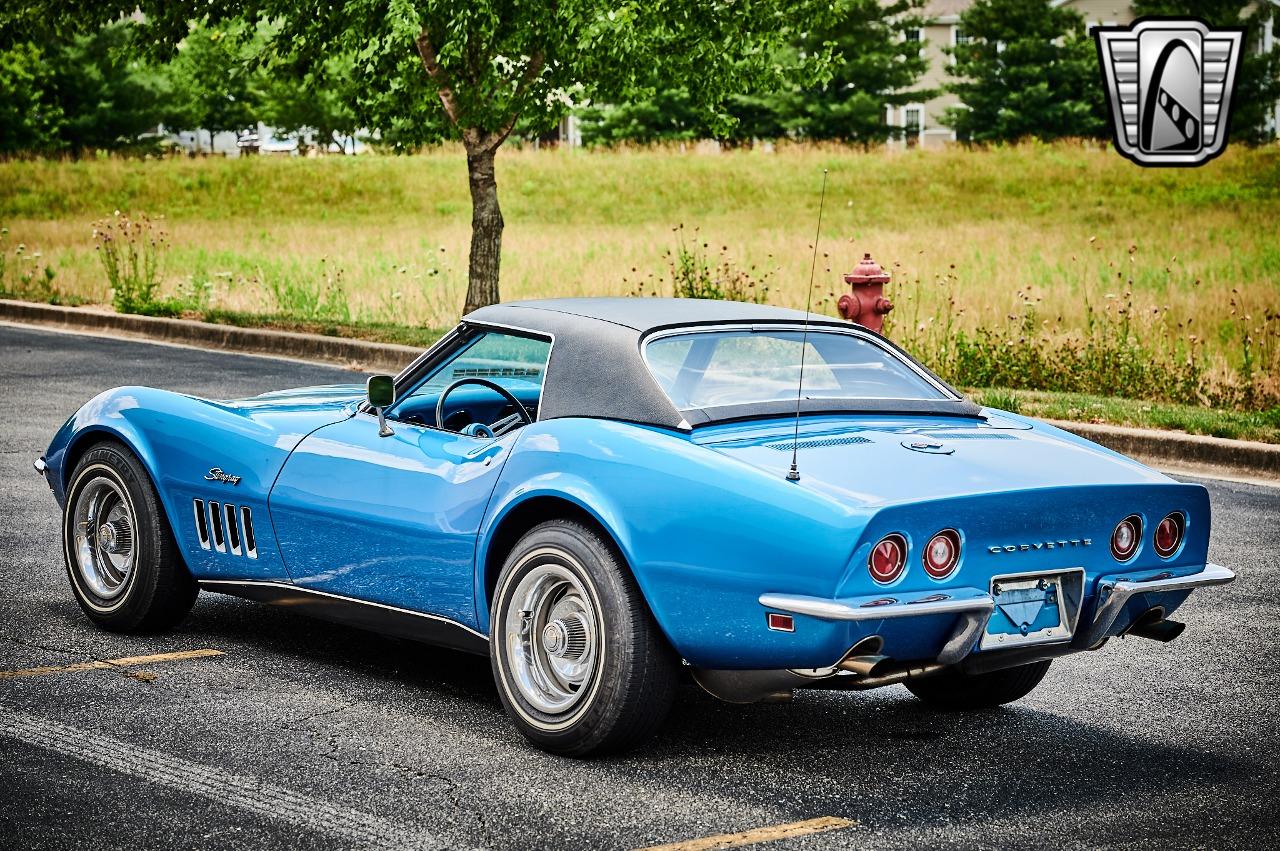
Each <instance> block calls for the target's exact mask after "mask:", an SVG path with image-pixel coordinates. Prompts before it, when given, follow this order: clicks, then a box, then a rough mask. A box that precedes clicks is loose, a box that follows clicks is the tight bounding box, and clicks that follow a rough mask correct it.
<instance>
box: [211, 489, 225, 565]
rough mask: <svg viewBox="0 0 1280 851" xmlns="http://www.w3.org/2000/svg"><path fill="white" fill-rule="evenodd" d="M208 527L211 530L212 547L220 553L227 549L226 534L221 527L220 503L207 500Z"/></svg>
mask: <svg viewBox="0 0 1280 851" xmlns="http://www.w3.org/2000/svg"><path fill="white" fill-rule="evenodd" d="M209 529H210V531H211V532H213V548H214V549H215V550H217V551H218V552H220V553H225V552H226V551H227V534H226V531H225V530H224V529H223V528H222V504H221V503H217V502H214V501H212V500H210V501H209Z"/></svg>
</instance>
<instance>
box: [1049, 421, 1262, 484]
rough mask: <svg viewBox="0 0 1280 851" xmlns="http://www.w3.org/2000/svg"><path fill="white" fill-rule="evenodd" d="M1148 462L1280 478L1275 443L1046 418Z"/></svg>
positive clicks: (1204, 472) (1198, 471) (1214, 473)
mask: <svg viewBox="0 0 1280 851" xmlns="http://www.w3.org/2000/svg"><path fill="white" fill-rule="evenodd" d="M1045 422H1048V423H1050V424H1052V425H1055V426H1057V427H1058V428H1060V429H1063V430H1064V431H1069V432H1071V433H1072V434H1076V435H1079V436H1080V437H1083V438H1085V439H1086V440H1092V441H1093V442H1094V443H1098V444H1101V445H1103V446H1105V447H1107V448H1108V449H1111V450H1113V451H1115V452H1119V453H1121V454H1122V455H1128V456H1129V457H1131V458H1136V459H1137V460H1139V461H1141V462H1142V463H1144V464H1147V465H1149V466H1151V467H1158V468H1160V469H1163V470H1176V471H1178V472H1181V473H1189V474H1191V475H1200V476H1207V477H1210V478H1224V477H1229V478H1235V479H1241V480H1244V481H1263V482H1270V483H1278V482H1280V445H1277V444H1274V443H1260V442H1258V441H1253V440H1228V439H1227V438H1225V437H1209V436H1208V435H1202V434H1186V433H1185V432H1180V431H1159V430H1157V429H1150V428H1132V427H1130V426H1113V425H1098V424H1095V423H1077V422H1069V421H1065V420H1046V421H1045Z"/></svg>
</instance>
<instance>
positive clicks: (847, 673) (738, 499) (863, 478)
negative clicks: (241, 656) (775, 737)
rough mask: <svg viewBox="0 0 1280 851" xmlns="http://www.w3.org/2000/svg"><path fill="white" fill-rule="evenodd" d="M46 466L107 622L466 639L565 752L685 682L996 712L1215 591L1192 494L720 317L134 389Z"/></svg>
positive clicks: (873, 348) (629, 322)
mask: <svg viewBox="0 0 1280 851" xmlns="http://www.w3.org/2000/svg"><path fill="white" fill-rule="evenodd" d="M802 358H803V362H804V366H803V385H802V386H803V390H801V389H800V386H801V385H800V381H801V371H802V370H801V362H802ZM35 466H36V469H37V471H39V472H40V473H41V474H42V475H43V476H44V477H45V479H46V480H47V481H48V483H49V486H50V487H51V488H52V490H53V493H54V496H55V498H56V499H57V501H58V504H59V505H60V506H62V511H63V524H62V533H63V542H64V553H65V557H66V566H67V573H68V575H69V577H70V580H71V587H72V590H73V591H74V593H75V596H76V599H77V601H78V602H79V604H80V606H81V607H82V608H83V610H84V612H85V613H86V614H87V615H88V617H89V618H90V619H91V620H93V621H94V622H95V623H97V624H98V625H100V626H102V627H103V628H106V629H111V630H117V631H122V632H131V631H142V630H158V629H163V628H166V627H170V626H173V625H174V624H176V623H178V622H179V621H181V620H182V618H183V617H184V616H185V615H186V614H187V612H188V611H189V610H190V609H191V606H192V604H193V603H194V601H195V599H196V595H197V593H198V592H199V590H200V589H204V590H206V591H213V592H218V593H224V594H234V595H239V596H242V597H247V598H249V599H252V600H259V601H265V602H271V603H281V604H286V605H289V606H291V607H293V608H295V609H298V610H302V611H307V612H311V613H314V614H315V615H317V616H320V617H323V618H329V619H332V620H336V621H341V622H345V623H350V624H356V625H359V626H363V627H367V628H369V629H373V630H377V631H380V632H383V633H387V634H393V635H399V636H403V637H409V638H413V639H418V640H422V641H426V642H430V643H434V644H439V645H444V646H448V647H453V648H459V649H462V650H468V651H473V652H475V653H478V654H482V655H487V656H488V657H489V658H490V660H491V664H492V667H493V673H494V678H495V680H496V682H497V687H498V693H499V695H500V697H501V700H502V702H503V704H504V706H505V707H506V709H507V711H508V713H509V714H510V716H511V718H512V720H513V721H514V723H515V724H516V726H517V727H518V728H519V729H520V731H521V732H522V733H523V734H524V735H525V736H526V737H528V739H530V740H531V741H532V742H534V743H535V744H536V745H538V746H539V747H542V748H544V749H546V750H549V751H552V752H556V753H561V754H569V755H579V756H580V755H586V754H591V753H601V752H606V751H610V750H617V749H620V748H623V747H626V746H628V745H633V744H635V743H637V742H639V741H642V740H643V739H644V738H645V737H646V736H648V735H649V734H650V733H652V732H653V731H654V730H655V729H656V728H657V726H658V725H659V724H660V723H661V722H662V720H663V717H664V715H665V714H666V712H667V710H668V707H669V706H670V703H671V700H672V696H673V693H674V690H675V687H676V684H677V682H678V680H679V678H680V676H681V674H682V668H684V670H686V671H687V673H688V675H690V676H692V678H693V679H694V680H696V681H697V682H698V683H699V684H700V685H701V686H702V687H703V688H705V689H706V690H707V691H709V692H710V693H711V694H713V695H716V696H717V697H720V698H722V699H724V700H728V701H734V702H742V703H746V702H753V701H760V700H777V699H785V698H786V697H789V696H790V695H791V693H792V692H793V690H795V689H798V688H815V689H868V688H875V687H878V686H884V685H889V684H892V683H903V684H904V685H905V686H906V687H907V688H908V689H910V690H911V692H912V693H913V694H915V695H916V696H917V697H919V698H920V699H922V700H924V701H926V702H928V703H930V704H934V705H936V706H939V707H943V708H949V709H974V708H981V707H990V706H996V705H999V704H1003V703H1007V702H1009V701H1013V700H1017V699H1018V698H1020V697H1022V696H1024V695H1026V694H1027V693H1028V692H1030V691H1031V689H1033V688H1034V687H1035V686H1036V684H1037V683H1038V682H1039V681H1040V680H1041V679H1042V678H1043V677H1044V674H1045V671H1046V670H1047V669H1048V667H1049V665H1050V663H1051V660H1052V659H1053V658H1055V657H1057V656H1062V655H1064V654H1067V653H1075V652H1081V651H1087V650H1096V649H1098V648H1100V647H1101V646H1102V645H1103V644H1105V643H1106V642H1107V641H1108V640H1109V639H1111V638H1113V637H1116V636H1121V635H1135V636H1142V637H1146V638H1152V639H1157V640H1161V641H1168V640H1171V639H1173V638H1175V637H1176V636H1177V635H1178V634H1179V633H1180V632H1181V631H1182V629H1183V625H1182V624H1181V623H1178V622H1177V621H1174V620H1171V619H1170V617H1169V616H1170V615H1171V614H1173V612H1174V611H1175V610H1176V609H1177V608H1178V606H1179V605H1181V604H1182V602H1183V601H1184V600H1185V599H1186V598H1187V596H1188V595H1189V594H1190V592H1191V591H1192V590H1193V589H1195V588H1197V587H1200V586H1205V585H1216V584H1222V583H1225V582H1230V581H1231V580H1232V579H1233V578H1234V575H1233V574H1232V572H1231V571H1230V570H1228V569H1226V568H1223V567H1219V566H1217V565H1214V564H1209V563H1207V552H1208V546H1209V500H1208V495H1207V493H1206V491H1205V489H1204V488H1203V487H1200V486H1198V485H1188V484H1180V483H1178V482H1176V481H1173V480H1171V479H1169V478H1167V477H1165V476H1163V475H1161V474H1159V473H1157V472H1154V471H1152V470H1150V469H1148V468H1147V467H1144V466H1142V465H1141V464H1138V463H1136V462H1134V461H1131V460H1129V459H1127V458H1124V457H1123V456H1120V455H1117V454H1116V453H1114V452H1110V451H1108V450H1106V449H1103V448H1101V447H1099V446H1096V445H1094V444H1092V443H1090V442H1088V441H1086V440H1082V439H1080V438H1078V437H1075V436H1073V435H1071V434H1068V433H1066V432H1063V431H1060V430H1058V429H1056V428H1053V427H1051V426H1048V425H1045V424H1043V423H1038V422H1035V421H1033V420H1029V419H1026V418H1024V417H1019V416H1015V415H1013V414H1008V413H1003V412H1000V411H994V410H989V409H984V408H980V407H978V406H977V405H975V404H973V403H972V402H970V401H968V400H967V399H965V398H964V397H963V396H962V395H961V394H959V393H958V392H956V391H955V390H953V389H952V388H951V387H949V386H947V384H945V383H944V382H943V381H941V380H939V379H938V378H937V377H936V376H934V375H933V374H932V373H930V372H929V371H928V370H927V369H925V368H924V367H923V366H921V365H920V364H919V363H917V362H915V361H914V360H913V359H912V358H911V357H910V356H909V355H907V354H906V353H904V352H903V351H902V350H900V349H899V348H898V347H896V346H894V345H893V344H892V343H890V342H888V341H887V340H885V339H884V338H882V337H880V336H878V335H876V334H873V333H871V332H869V331H867V330H865V329H863V328H861V327H858V326H854V325H850V324H847V323H838V322H834V321H830V320H825V319H820V318H815V319H814V320H813V321H812V322H811V323H809V324H808V325H807V326H806V323H805V315H804V314H803V313H799V312H795V311H789V310H782V309H778V308H771V307H763V306H756V305H747V304H737V303H726V302H703V301H679V300H667V299H581V300H555V301H544V302H526V303H513V304H505V305H498V306H494V307H487V308H484V309H481V310H478V311H476V312H474V313H472V314H470V315H468V316H467V317H465V319H464V320H463V322H462V323H461V324H460V325H458V327H457V328H455V329H454V330H453V331H452V332H450V333H449V334H448V335H446V336H445V337H444V338H443V339H441V340H440V342H439V343H438V344H436V345H435V346H433V347H432V348H431V349H430V350H429V351H427V352H426V353H424V354H423V355H422V356H421V357H419V358H418V359H417V360H415V361H414V362H413V363H411V364H410V365H409V366H408V367H406V368H405V369H404V371H403V372H401V373H400V374H399V375H398V376H395V377H394V378H392V377H391V376H375V377H373V378H371V379H369V382H368V384H367V386H366V387H365V388H363V392H362V388H360V387H353V386H332V387H316V388H308V389H302V390H291V391H285V392H279V393H267V394H264V395H262V396H256V397H254V398H251V399H242V400H236V401H214V400H208V399H197V398H193V397H190V396H183V395H180V394H176V393H170V392H166V391H161V390H153V389H148V388H145V387H121V388H117V389H115V390H110V391H107V392H105V393H103V394H101V395H99V396H97V397H96V398H94V399H92V400H91V401H90V402H88V403H87V404H86V405H85V406H84V407H82V408H81V409H80V410H79V411H77V412H76V413H75V414H74V415H73V416H72V417H71V418H70V419H69V420H68V421H67V423H66V424H65V425H64V426H63V427H62V428H61V429H60V430H59V431H58V433H57V434H56V435H55V436H54V438H53V441H52V443H51V444H50V446H49V449H48V451H47V452H46V453H45V455H44V456H43V457H42V458H40V459H39V460H37V461H36V462H35Z"/></svg>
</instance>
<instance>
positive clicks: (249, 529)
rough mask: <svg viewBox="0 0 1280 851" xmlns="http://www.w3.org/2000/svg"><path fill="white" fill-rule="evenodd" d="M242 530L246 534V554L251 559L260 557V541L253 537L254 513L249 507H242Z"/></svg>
mask: <svg viewBox="0 0 1280 851" xmlns="http://www.w3.org/2000/svg"><path fill="white" fill-rule="evenodd" d="M240 529H241V531H242V532H243V533H244V554H245V555H247V556H248V557H249V558H257V557H258V541H257V539H256V538H254V536H253V511H252V510H250V508H249V506H247V505H242V506H240Z"/></svg>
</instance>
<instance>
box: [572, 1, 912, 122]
mask: <svg viewBox="0 0 1280 851" xmlns="http://www.w3.org/2000/svg"><path fill="white" fill-rule="evenodd" d="M925 2H926V0H837V2H835V3H834V4H833V5H832V7H831V10H830V12H829V16H828V17H827V18H826V19H825V20H824V21H819V22H817V24H818V25H816V26H814V27H812V28H810V29H808V30H806V31H803V32H796V33H795V35H794V37H793V39H792V41H791V43H790V44H788V45H787V46H786V47H785V48H783V49H781V50H779V51H778V53H777V54H776V55H775V57H774V61H775V62H776V63H777V64H778V65H779V66H780V67H781V68H785V69H802V68H803V66H804V62H805V59H806V58H807V57H809V56H814V55H824V54H830V57H831V59H830V62H829V63H828V65H827V69H828V71H827V77H826V79H825V81H824V82H823V83H822V85H820V86H814V85H812V84H811V81H809V80H806V79H805V75H804V74H803V73H802V74H799V75H796V78H792V79H790V80H785V81H784V82H783V84H782V85H779V86H776V87H774V88H773V89H771V90H768V91H764V92H740V93H739V94H737V95H735V96H734V97H732V98H730V99H729V101H728V103H727V105H726V107H725V112H726V113H727V114H728V115H729V117H730V118H731V119H732V123H730V124H728V125H727V126H725V127H722V128H713V127H710V126H708V125H707V123H706V122H705V121H699V120H698V118H699V116H698V114H697V111H696V110H694V109H692V105H691V104H690V103H689V101H688V92H687V91H684V90H680V89H676V90H670V91H663V92H660V93H659V94H658V95H656V96H655V97H653V98H651V99H648V100H645V101H640V102H633V103H628V104H621V105H618V106H616V107H608V108H604V109H597V110H592V111H587V112H586V113H585V114H584V115H583V118H584V126H583V141H584V142H585V143H587V144H592V143H606V144H610V143H616V142H621V141H637V142H652V141H657V140H660V139H690V138H700V137H705V136H708V135H716V136H719V137H720V138H722V139H728V140H730V141H733V140H747V139H768V138H778V137H781V136H794V137H799V138H807V139H842V140H846V141H851V142H856V143H860V144H872V143H875V142H883V141H885V140H886V139H888V138H890V137H891V136H892V135H893V134H894V133H900V132H901V130H900V129H899V128H895V127H891V126H889V125H888V124H887V123H886V122H885V120H884V115H885V108H886V107H887V106H890V105H898V104H904V103H909V102H912V101H916V100H921V99H925V98H927V97H929V96H930V93H929V92H921V91H913V90H912V87H913V86H915V84H916V82H917V80H919V78H920V75H921V74H923V73H924V71H925V70H926V69H927V66H928V60H927V59H926V58H925V57H924V56H923V55H922V51H921V50H920V46H921V45H920V42H918V41H912V40H909V39H908V38H907V35H908V33H910V32H912V31H913V30H919V28H920V27H922V26H923V25H924V22H925V21H924V18H923V16H922V14H921V9H922V7H923V6H924V5H925ZM717 129H718V130H719V132H715V131H716V130H717Z"/></svg>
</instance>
